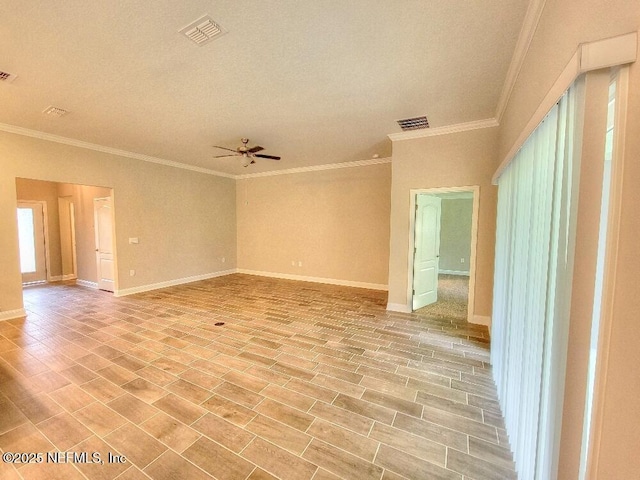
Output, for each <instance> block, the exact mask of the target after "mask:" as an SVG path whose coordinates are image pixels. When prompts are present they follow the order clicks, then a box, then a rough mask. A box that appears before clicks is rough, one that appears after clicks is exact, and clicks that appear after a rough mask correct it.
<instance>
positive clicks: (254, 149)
mask: <svg viewBox="0 0 640 480" xmlns="http://www.w3.org/2000/svg"><path fill="white" fill-rule="evenodd" d="M262 150H264V148H262V147H261V146H260V145H256V146H255V147H251V148H250V149H249V150H247V153H257V152H260V151H262Z"/></svg>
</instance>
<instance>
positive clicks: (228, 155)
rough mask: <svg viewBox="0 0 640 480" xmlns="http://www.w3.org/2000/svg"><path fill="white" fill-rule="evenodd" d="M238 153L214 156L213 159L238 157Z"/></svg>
mask: <svg viewBox="0 0 640 480" xmlns="http://www.w3.org/2000/svg"><path fill="white" fill-rule="evenodd" d="M237 156H238V153H227V154H225V155H214V156H213V157H211V158H223V157H237Z"/></svg>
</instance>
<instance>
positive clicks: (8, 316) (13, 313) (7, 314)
mask: <svg viewBox="0 0 640 480" xmlns="http://www.w3.org/2000/svg"><path fill="white" fill-rule="evenodd" d="M26 315H27V312H25V311H24V308H18V309H17V310H6V311H4V312H0V322H2V321H4V320H13V319H14V318H21V317H25V316H26Z"/></svg>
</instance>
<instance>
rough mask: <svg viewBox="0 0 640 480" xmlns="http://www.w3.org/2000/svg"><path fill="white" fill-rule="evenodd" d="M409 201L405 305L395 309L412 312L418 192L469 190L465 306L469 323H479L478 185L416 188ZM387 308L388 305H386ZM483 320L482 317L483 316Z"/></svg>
mask: <svg viewBox="0 0 640 480" xmlns="http://www.w3.org/2000/svg"><path fill="white" fill-rule="evenodd" d="M409 192H410V195H411V201H410V205H409V252H408V259H407V265H408V268H407V272H408V278H407V305H406V306H405V308H404V309H402V310H401V309H400V307H401V306H400V305H394V307H396V308H394V310H395V311H404V312H412V311H413V307H412V305H413V260H414V259H413V256H414V251H413V249H414V247H415V221H416V220H415V209H416V197H417V196H418V195H420V194H427V195H435V194H442V193H461V192H469V193H472V194H473V206H472V208H473V213H472V217H471V257H470V258H469V302H468V307H467V321H468V322H469V323H481V324H484V323H485V322H484V321H483V322H480V321H478V320H479V318H480V317H477V316H476V315H475V314H474V312H475V287H476V253H477V252H476V250H477V243H478V212H479V209H480V186H479V185H467V186H461V187H438V188H416V189H413V188H412V189H411V190H410V191H409ZM387 308H389V306H387ZM483 320H484V318H483Z"/></svg>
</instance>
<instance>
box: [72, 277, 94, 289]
mask: <svg viewBox="0 0 640 480" xmlns="http://www.w3.org/2000/svg"><path fill="white" fill-rule="evenodd" d="M76 284H77V285H81V286H83V287H87V288H94V289H96V290H97V289H98V284H97V283H96V282H90V281H89V280H81V279H79V278H78V279H77V280H76Z"/></svg>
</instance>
